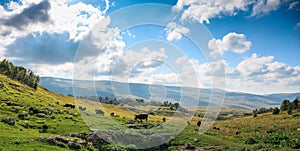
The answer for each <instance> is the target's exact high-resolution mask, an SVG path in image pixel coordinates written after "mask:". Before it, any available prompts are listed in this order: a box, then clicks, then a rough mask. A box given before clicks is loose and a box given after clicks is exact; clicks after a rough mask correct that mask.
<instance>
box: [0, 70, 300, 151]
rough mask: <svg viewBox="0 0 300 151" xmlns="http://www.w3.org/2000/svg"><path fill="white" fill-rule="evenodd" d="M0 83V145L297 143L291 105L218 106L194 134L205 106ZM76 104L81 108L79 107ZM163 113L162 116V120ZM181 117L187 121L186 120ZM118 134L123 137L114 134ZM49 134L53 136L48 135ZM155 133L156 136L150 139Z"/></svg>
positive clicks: (243, 146)
mask: <svg viewBox="0 0 300 151" xmlns="http://www.w3.org/2000/svg"><path fill="white" fill-rule="evenodd" d="M0 84H2V85H3V87H1V88H0V119H7V118H12V119H15V123H14V124H7V123H5V122H0V134H1V135H0V150H40V149H41V148H42V150H76V148H77V150H78V148H79V149H80V150H113V148H114V147H116V146H118V148H119V149H122V150H126V149H125V148H131V149H132V150H133V149H134V148H137V147H138V148H140V147H141V146H138V145H144V144H151V143H152V144H151V145H153V144H155V143H160V144H159V145H160V146H158V147H153V148H147V149H145V150H179V149H184V150H189V149H193V148H194V149H198V150H247V149H248V150H259V149H268V150H296V149H297V148H298V149H299V148H300V139H299V138H300V132H299V131H297V129H298V128H300V116H299V115H300V112H297V111H294V112H293V113H292V115H288V114H287V113H286V112H283V113H280V114H278V115H271V114H268V113H267V114H260V115H258V117H255V118H254V117H252V116H247V117H244V116H243V114H244V113H249V112H251V111H246V110H234V109H222V110H221V112H220V116H219V117H222V118H220V119H219V121H216V122H215V123H214V124H213V125H211V126H210V129H209V130H208V131H207V132H205V133H204V134H199V132H198V127H197V126H196V123H197V122H198V121H199V120H204V119H203V115H204V111H205V110H206V108H205V107H193V108H189V109H188V110H189V112H181V111H175V110H169V109H168V108H167V107H159V108H158V107H156V106H136V107H130V106H126V105H108V104H101V103H99V102H94V101H87V100H75V99H74V98H73V97H69V96H64V95H60V94H56V93H53V92H50V91H48V90H47V89H45V88H42V87H38V89H37V90H34V89H32V88H30V87H27V86H25V85H22V84H20V83H19V82H16V81H13V80H11V79H9V78H7V77H5V76H2V75H0ZM75 102H76V103H75ZM65 104H76V107H75V109H72V108H71V107H64V105H65ZM79 106H81V107H82V108H85V110H84V111H83V110H82V111H79V110H78V108H79ZM95 110H101V111H104V115H102V114H96V112H95ZM149 112H153V114H149V117H148V123H146V122H145V121H143V123H140V122H138V121H134V115H135V114H139V113H149ZM194 112H195V114H194V115H192V116H191V113H194ZM111 113H114V116H111ZM20 114H21V115H24V117H23V116H22V117H20ZM173 115H176V117H174V116H173ZM163 118H166V122H165V123H164V122H163V120H162V119H163ZM187 121H190V122H189V124H188V122H187ZM124 129H126V131H124ZM92 130H93V131H98V132H101V131H103V132H104V133H101V134H105V135H103V136H102V137H103V138H105V137H106V138H107V140H108V141H110V140H115V141H111V142H113V143H112V144H109V143H107V142H105V141H103V140H101V139H95V138H92V139H87V138H91V137H92V136H93V134H92ZM154 134H159V135H154ZM175 134H176V135H175ZM172 136H175V137H172ZM93 137H94V136H93ZM120 137H124V139H122V140H121V139H118V138H120ZM50 138H55V139H54V141H52V140H51V139H50ZM141 138H142V139H141ZM158 138H163V139H162V140H159V139H158ZM155 139H156V140H158V141H153V140H155ZM96 140H97V141H96ZM141 140H143V141H141ZM137 141H141V143H140V144H139V143H136V142H137ZM72 143H73V144H72ZM161 143H163V144H161ZM74 144H75V145H74ZM134 144H137V145H134ZM76 145H77V146H76ZM144 147H147V146H144ZM127 150H130V149H127Z"/></svg>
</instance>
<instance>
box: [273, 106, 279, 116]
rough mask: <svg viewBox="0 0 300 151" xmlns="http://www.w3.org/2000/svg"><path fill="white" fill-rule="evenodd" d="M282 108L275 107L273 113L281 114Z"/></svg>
mask: <svg viewBox="0 0 300 151" xmlns="http://www.w3.org/2000/svg"><path fill="white" fill-rule="evenodd" d="M279 112H280V110H279V109H278V107H275V108H274V110H273V112H272V113H273V115H275V114H279Z"/></svg>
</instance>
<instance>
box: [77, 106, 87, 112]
mask: <svg viewBox="0 0 300 151" xmlns="http://www.w3.org/2000/svg"><path fill="white" fill-rule="evenodd" d="M78 108H79V110H80V111H82V112H83V111H85V110H86V107H82V106H79V107H78Z"/></svg>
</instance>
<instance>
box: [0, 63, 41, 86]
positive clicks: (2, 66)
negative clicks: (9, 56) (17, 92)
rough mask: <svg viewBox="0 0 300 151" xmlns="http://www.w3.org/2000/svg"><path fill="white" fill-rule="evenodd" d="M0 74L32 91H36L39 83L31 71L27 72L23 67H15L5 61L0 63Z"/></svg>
mask: <svg viewBox="0 0 300 151" xmlns="http://www.w3.org/2000/svg"><path fill="white" fill-rule="evenodd" d="M0 74H3V75H5V76H8V77H9V78H11V79H13V80H16V81H19V82H21V83H23V84H25V85H28V86H29V87H32V88H34V89H37V86H38V83H39V81H40V78H39V76H38V75H35V74H34V73H33V72H32V71H31V70H27V69H25V68H24V67H19V66H15V65H13V64H12V63H11V62H9V61H8V60H6V59H4V60H2V61H1V62H0Z"/></svg>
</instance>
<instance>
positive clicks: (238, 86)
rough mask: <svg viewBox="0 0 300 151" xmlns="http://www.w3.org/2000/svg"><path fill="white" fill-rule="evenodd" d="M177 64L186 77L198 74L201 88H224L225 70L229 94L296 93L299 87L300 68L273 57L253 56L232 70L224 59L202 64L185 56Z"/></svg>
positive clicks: (178, 59)
mask: <svg viewBox="0 0 300 151" xmlns="http://www.w3.org/2000/svg"><path fill="white" fill-rule="evenodd" d="M176 63H177V64H181V65H183V68H184V70H183V71H184V72H183V73H182V74H185V75H184V76H192V74H196V75H197V80H198V86H199V87H202V88H203V87H205V88H211V87H212V86H213V85H214V86H215V87H218V85H219V86H221V87H222V85H221V83H222V82H224V81H223V80H224V79H222V76H224V75H223V74H224V71H225V73H226V87H225V89H226V90H228V91H234V92H250V93H256V94H267V93H283V92H297V91H298V90H299V88H300V66H295V67H292V66H289V65H287V64H285V63H282V62H278V61H274V56H259V55H257V54H255V53H254V54H252V55H251V57H249V58H246V59H244V60H243V61H241V62H240V63H239V64H238V65H237V66H235V67H229V66H228V64H227V63H226V61H224V60H219V61H215V62H209V63H202V64H200V63H199V61H198V60H194V59H187V58H186V57H180V58H177V60H176ZM212 79H214V81H212ZM193 85H195V81H194V84H193ZM193 85H191V86H193Z"/></svg>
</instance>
